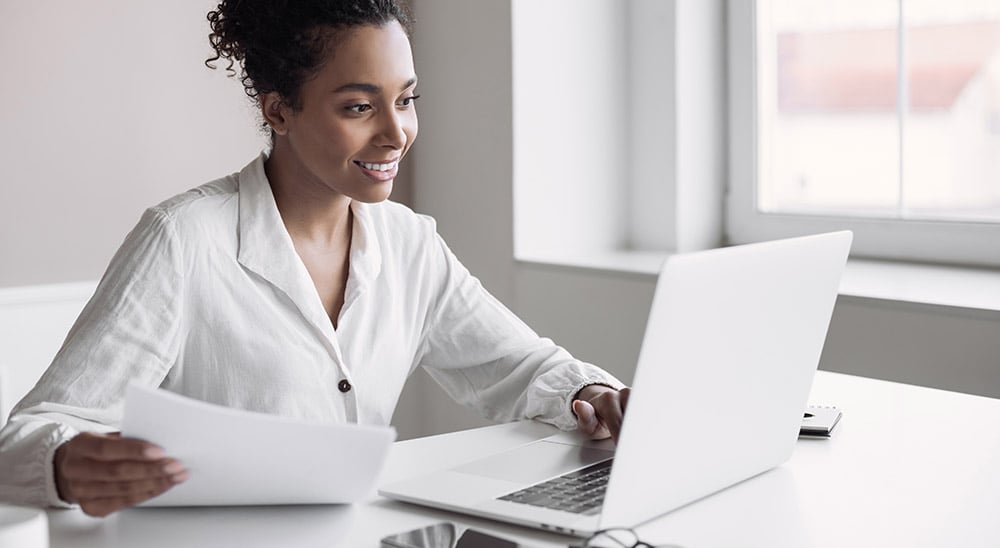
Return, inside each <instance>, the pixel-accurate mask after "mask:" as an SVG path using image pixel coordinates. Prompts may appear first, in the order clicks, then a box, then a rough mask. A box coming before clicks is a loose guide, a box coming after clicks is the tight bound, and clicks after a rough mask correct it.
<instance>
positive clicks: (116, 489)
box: [54, 432, 188, 517]
mask: <svg viewBox="0 0 1000 548" xmlns="http://www.w3.org/2000/svg"><path fill="white" fill-rule="evenodd" d="M54 466H55V479H56V489H57V490H58V491H59V497H60V498H62V499H63V500H64V501H66V502H69V503H76V504H79V505H80V508H81V509H82V510H83V511H84V512H85V513H87V514H90V515H91V516H99V517H103V516H106V515H108V514H110V513H112V512H117V511H118V510H121V509H122V508H127V507H129V506H134V505H136V504H139V503H140V502H142V501H144V500H147V499H150V498H153V497H155V496H157V495H159V494H161V493H163V492H165V491H166V490H168V489H170V488H171V487H173V486H174V485H177V484H178V483H181V482H183V481H185V480H187V479H188V472H187V470H185V469H184V465H183V464H181V463H180V461H177V460H175V459H171V458H166V456H165V455H164V452H163V449H161V448H160V447H157V446H155V445H153V444H151V443H148V442H145V441H142V440H137V439H133V438H123V437H121V434H118V433H114V434H95V433H91V432H84V433H82V434H78V435H77V436H75V437H74V438H73V439H71V440H69V441H68V442H66V443H64V444H62V445H61V446H60V447H59V448H58V449H56V454H55V462H54Z"/></svg>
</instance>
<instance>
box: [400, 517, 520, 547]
mask: <svg viewBox="0 0 1000 548" xmlns="http://www.w3.org/2000/svg"><path fill="white" fill-rule="evenodd" d="M381 546H382V548H521V547H522V545H521V544H518V543H516V542H514V541H512V540H507V539H504V538H500V537H497V536H493V535H491V534H489V533H484V532H482V531H477V530H475V529H468V528H466V527H462V526H460V525H456V524H454V523H451V522H449V521H443V522H441V523H435V524H433V525H428V526H427V527H421V528H420V529H413V530H412V531H406V532H403V533H396V534H394V535H389V536H387V537H385V538H383V539H382V544H381Z"/></svg>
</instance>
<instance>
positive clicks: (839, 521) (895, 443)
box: [49, 372, 1000, 548]
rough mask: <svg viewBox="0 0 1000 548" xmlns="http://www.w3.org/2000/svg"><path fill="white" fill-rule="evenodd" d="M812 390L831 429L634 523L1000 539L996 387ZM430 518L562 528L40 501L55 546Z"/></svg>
mask: <svg viewBox="0 0 1000 548" xmlns="http://www.w3.org/2000/svg"><path fill="white" fill-rule="evenodd" d="M810 402H811V403H814V404H819V405H824V404H827V405H837V406H838V407H840V408H841V409H842V410H843V411H844V418H843V420H842V421H841V424H840V425H839V426H838V427H837V430H836V431H835V433H834V436H833V438H832V439H830V440H800V441H799V443H798V447H797V448H796V450H795V454H794V455H793V456H792V458H791V460H790V461H789V462H787V463H786V464H785V465H783V466H781V467H779V468H778V469H776V470H773V471H771V472H768V473H765V474H763V475H761V476H758V477H756V478H753V479H751V480H748V481H746V482H744V483H742V484H739V485H737V486H734V487H732V488H730V489H727V490H725V491H723V492H722V493H719V494H717V495H714V496H711V497H708V498H706V499H703V500H701V501H699V502H696V503H694V504H691V505H689V506H687V507H684V508H681V509H680V510H677V511H675V512H672V513H670V514H667V515H666V516H664V517H662V518H660V519H658V520H656V521H654V522H651V523H650V524H647V525H645V526H643V527H641V528H640V529H639V533H640V536H641V537H642V538H643V539H644V540H647V541H648V542H655V543H661V542H662V543H666V542H674V543H678V544H681V545H683V546H687V547H692V548H711V547H720V548H722V547H725V548H731V547H736V546H740V547H757V546H759V547H768V548H775V547H777V548H780V547H789V548H792V547H794V548H802V547H807V546H816V547H827V546H829V547H838V548H839V547H843V546H873V547H874V546H878V547H887V546H906V547H920V546H926V547H932V546H933V547H940V546H961V547H963V548H969V547H975V546H982V547H986V546H990V547H996V546H1000V400H993V399H988V398H981V397H976V396H968V395H963V394H955V393H950V392H943V391H938V390H931V389H926V388H919V387H913V386H907V385H901V384H895V383H889V382H884V381H875V380H870V379H863V378H860V377H850V376H845V375H838V374H833V373H824V372H820V373H819V375H818V376H817V380H816V383H815V387H814V389H813V395H812V397H811V398H810ZM551 431H552V430H551V429H550V428H549V427H547V426H544V425H541V424H536V423H515V424H507V425H500V426H493V427H488V428H481V429H477V430H469V431H465V432H457V433H453V434H446V435H443V436H436V437H431V438H424V439H419V440H410V441H405V442H399V443H397V444H396V445H395V447H394V448H393V453H392V455H391V457H390V460H389V464H388V468H387V470H386V472H385V475H384V481H387V482H388V481H393V480H396V479H399V478H403V477H406V476H408V475H411V474H415V473H419V472H421V471H423V470H430V469H434V468H439V467H443V466H447V465H450V464H452V463H457V462H462V461H465V460H469V459H473V458H476V457H478V456H480V455H484V454H488V453H491V452H493V451H495V450H498V449H501V448H505V447H511V446H515V445H517V444H521V443H525V442H528V441H532V440H534V439H537V438H540V437H543V436H545V435H548V434H549V433H550V432H551ZM720 435H725V434H724V433H720ZM733 449H734V450H738V449H739V448H733ZM441 520H454V521H458V522H461V523H463V524H466V525H471V526H474V527H478V528H481V529H485V530H488V531H492V532H494V533H500V534H503V535H506V536H509V537H512V538H514V539H518V540H521V541H522V542H525V543H529V542H530V545H532V546H539V547H555V546H566V545H567V544H568V543H569V542H570V539H568V538H566V537H560V536H556V535H552V534H545V533H535V532H533V531H531V530H529V529H524V528H520V527H515V526H505V525H502V524H498V523H493V522H489V521H486V520H480V519H476V518H467V517H464V516H460V515H457V514H450V513H447V512H441V511H436V510H429V509H423V508H420V507H417V506H412V505H407V504H403V503H397V502H393V501H389V500H386V499H382V498H378V497H375V498H373V499H371V500H370V501H368V502H367V503H365V504H359V505H354V506H351V507H346V506H345V507H337V506H317V507H257V508H204V509H181V508H174V509H131V510H126V511H124V512H120V513H118V514H116V515H114V516H112V517H110V518H107V519H94V518H90V517H87V516H85V515H83V514H82V513H80V512H79V511H59V510H52V511H50V512H49V522H50V525H49V528H50V535H51V545H52V547H53V548H64V547H65V548H70V547H72V548H83V547H98V546H100V547H105V546H107V547H126V546H129V547H131V546H137V547H138V546H142V547H152V548H155V547H161V546H162V547H168V546H169V547H184V548H187V547H201V546H204V547H212V548H222V547H234V548H235V547H239V548H252V547H257V546H260V547H275V546H295V547H299V546H344V547H377V546H378V545H379V543H378V540H379V539H380V538H381V537H382V536H384V535H386V534H389V533H392V532H397V531H403V530H407V529H411V528H415V527H420V526H423V525H427V524H430V523H433V522H435V521H441Z"/></svg>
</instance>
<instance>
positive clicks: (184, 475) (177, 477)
mask: <svg viewBox="0 0 1000 548" xmlns="http://www.w3.org/2000/svg"><path fill="white" fill-rule="evenodd" d="M189 477H191V473H190V472H188V471H187V470H185V471H183V472H181V473H180V474H174V475H172V476H170V481H172V482H174V483H182V482H185V481H187V479H188V478H189Z"/></svg>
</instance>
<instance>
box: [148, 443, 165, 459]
mask: <svg viewBox="0 0 1000 548" xmlns="http://www.w3.org/2000/svg"><path fill="white" fill-rule="evenodd" d="M142 456H144V457H146V458H147V459H162V458H163V457H165V456H167V454H166V453H164V452H163V449H161V448H159V447H156V446H150V447H147V448H145V449H143V450H142Z"/></svg>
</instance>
